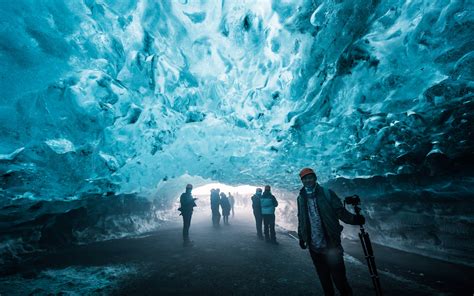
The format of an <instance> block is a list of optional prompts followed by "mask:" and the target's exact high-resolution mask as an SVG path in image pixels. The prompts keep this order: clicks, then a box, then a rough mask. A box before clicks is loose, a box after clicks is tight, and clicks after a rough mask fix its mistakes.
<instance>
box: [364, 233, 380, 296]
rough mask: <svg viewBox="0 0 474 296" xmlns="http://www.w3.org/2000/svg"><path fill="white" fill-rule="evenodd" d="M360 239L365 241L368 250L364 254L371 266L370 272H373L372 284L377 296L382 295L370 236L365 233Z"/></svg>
mask: <svg viewBox="0 0 474 296" xmlns="http://www.w3.org/2000/svg"><path fill="white" fill-rule="evenodd" d="M360 237H361V239H363V241H364V243H363V245H364V246H365V247H364V248H365V249H366V252H364V253H366V258H367V264H368V265H369V271H370V272H371V275H370V276H371V277H372V282H373V284H374V288H375V294H376V295H382V287H381V285H380V278H379V275H378V272H377V267H376V265H375V257H374V250H373V248H372V243H371V242H370V238H369V234H368V233H366V232H365V233H363V234H360Z"/></svg>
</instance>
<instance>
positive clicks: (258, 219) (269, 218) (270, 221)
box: [252, 185, 278, 244]
mask: <svg viewBox="0 0 474 296" xmlns="http://www.w3.org/2000/svg"><path fill="white" fill-rule="evenodd" d="M276 207H278V201H277V200H276V198H275V196H274V195H273V194H272V193H271V187H270V185H266V186H265V191H264V192H263V193H262V188H257V190H256V191H255V194H254V195H253V196H252V210H253V215H254V217H255V223H256V225H257V236H258V238H259V239H263V234H262V222H263V229H264V230H263V233H264V234H265V241H266V242H269V243H272V244H278V242H277V241H276V233H275V208H276Z"/></svg>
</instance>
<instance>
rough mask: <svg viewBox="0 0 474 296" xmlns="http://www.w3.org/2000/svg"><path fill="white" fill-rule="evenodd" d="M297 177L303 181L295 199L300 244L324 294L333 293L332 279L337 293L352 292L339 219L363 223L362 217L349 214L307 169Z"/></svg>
mask: <svg viewBox="0 0 474 296" xmlns="http://www.w3.org/2000/svg"><path fill="white" fill-rule="evenodd" d="M300 178H301V182H302V183H303V188H301V190H300V193H299V195H298V198H297V203H298V237H299V243H300V247H301V248H302V249H306V248H309V253H310V255H311V258H312V260H313V264H314V266H315V268H316V272H317V274H318V276H319V280H320V282H321V285H322V287H323V290H324V294H325V295H334V287H333V282H334V285H335V286H336V288H337V289H338V290H339V292H340V294H341V295H352V289H351V287H350V286H349V283H348V281H347V277H346V267H345V265H344V259H343V251H344V250H343V249H342V246H341V231H342V228H343V227H342V226H341V225H340V224H339V220H341V221H343V222H344V223H347V224H352V225H363V224H364V223H365V218H364V216H362V215H360V214H358V215H354V214H351V213H350V212H349V211H347V210H346V209H345V208H344V207H343V205H342V203H341V200H340V199H339V197H338V196H337V195H336V193H334V192H333V191H331V190H328V189H326V188H323V187H321V186H320V185H319V184H318V183H317V182H316V181H317V177H316V173H315V172H314V171H313V170H312V169H311V168H304V169H303V170H301V172H300Z"/></svg>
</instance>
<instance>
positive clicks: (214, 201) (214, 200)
mask: <svg viewBox="0 0 474 296" xmlns="http://www.w3.org/2000/svg"><path fill="white" fill-rule="evenodd" d="M219 204H220V197H219V194H218V193H217V192H213V193H211V210H212V211H213V212H219Z"/></svg>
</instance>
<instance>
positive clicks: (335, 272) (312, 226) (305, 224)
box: [180, 168, 365, 295]
mask: <svg viewBox="0 0 474 296" xmlns="http://www.w3.org/2000/svg"><path fill="white" fill-rule="evenodd" d="M299 177H300V179H301V183H302V184H303V187H302V188H301V189H300V191H299V194H298V197H297V198H296V201H297V209H298V214H297V216H298V238H299V246H300V247H301V248H302V249H308V250H309V254H310V257H311V259H312V262H313V264H314V267H315V269H316V273H317V275H318V277H319V280H320V282H321V286H322V287H323V290H324V294H325V295H334V286H333V285H335V286H336V288H337V289H338V290H339V293H340V294H341V295H352V289H351V287H350V286H349V283H348V281H347V277H346V269H345V265H344V259H343V251H344V250H343V248H342V246H341V232H342V229H343V227H342V226H341V225H340V224H339V220H341V221H343V222H344V223H347V224H352V225H363V224H365V218H364V216H362V215H360V214H358V215H355V214H352V213H350V212H349V211H347V210H346V209H345V208H344V206H343V205H342V202H341V200H340V199H339V197H338V196H337V195H336V193H334V191H332V190H329V189H327V188H324V187H322V186H321V185H319V184H318V183H317V176H316V173H315V172H314V170H313V169H311V168H304V169H302V170H301V172H300V173H299ZM191 190H192V185H191V184H188V185H187V186H186V192H185V193H183V194H182V195H181V198H180V201H181V208H180V210H181V213H182V215H183V239H184V242H185V244H189V226H190V221H191V215H192V211H193V208H194V207H195V206H196V203H195V200H196V199H195V198H193V197H192V195H191ZM223 196H224V197H222V193H221V194H219V190H218V189H213V190H211V210H212V217H213V223H214V221H217V225H218V223H219V221H220V213H219V205H220V206H221V207H222V212H223V216H224V223H226V221H227V223H228V216H229V214H230V206H229V207H228V206H227V202H228V201H229V200H228V198H227V197H226V196H225V194H224V195H223ZM219 197H220V198H219ZM226 200H227V202H226ZM223 201H224V202H223ZM223 204H225V205H224V206H223ZM277 206H278V201H277V200H276V198H275V196H274V195H273V194H272V193H271V187H270V186H269V185H266V186H265V190H264V191H263V192H262V189H261V188H257V190H256V192H255V195H253V196H252V209H253V214H254V217H255V221H256V226H257V236H258V238H260V239H263V238H265V240H266V241H267V242H270V243H274V244H277V241H276V236H275V208H276V207H277ZM224 209H225V210H224ZM226 214H227V220H226ZM262 222H263V226H264V230H263V234H262ZM214 225H216V224H215V223H214Z"/></svg>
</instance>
